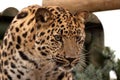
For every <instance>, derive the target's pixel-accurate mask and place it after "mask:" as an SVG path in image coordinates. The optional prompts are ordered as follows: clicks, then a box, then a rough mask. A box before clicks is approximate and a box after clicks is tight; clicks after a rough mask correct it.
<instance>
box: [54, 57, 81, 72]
mask: <svg viewBox="0 0 120 80" xmlns="http://www.w3.org/2000/svg"><path fill="white" fill-rule="evenodd" d="M53 60H54V62H55V64H56V65H57V66H58V69H59V70H61V71H64V72H70V71H72V70H73V68H74V66H75V65H76V64H77V63H78V61H79V60H78V59H76V58H74V59H72V58H69V59H68V58H66V59H65V58H61V57H54V58H53Z"/></svg>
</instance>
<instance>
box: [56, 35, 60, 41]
mask: <svg viewBox="0 0 120 80" xmlns="http://www.w3.org/2000/svg"><path fill="white" fill-rule="evenodd" d="M54 38H55V40H57V41H62V37H61V36H60V35H54Z"/></svg>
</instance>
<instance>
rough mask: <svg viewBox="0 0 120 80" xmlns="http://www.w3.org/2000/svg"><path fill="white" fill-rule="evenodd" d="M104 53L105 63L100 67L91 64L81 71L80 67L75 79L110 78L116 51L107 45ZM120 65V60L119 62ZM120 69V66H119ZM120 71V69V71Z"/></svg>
mask: <svg viewBox="0 0 120 80" xmlns="http://www.w3.org/2000/svg"><path fill="white" fill-rule="evenodd" d="M103 55H104V56H105V57H106V60H105V61H104V64H103V65H101V66H102V67H101V66H100V67H97V68H96V67H95V66H94V65H93V64H90V65H89V66H88V67H87V68H86V69H85V70H84V72H80V71H79V68H76V69H75V75H76V76H75V80H110V79H109V72H110V70H112V69H113V68H114V67H115V62H114V58H115V55H114V51H113V50H111V49H110V48H109V47H105V49H104V51H103ZM119 66H120V62H119ZM119 69H120V68H119ZM119 72H120V71H119Z"/></svg>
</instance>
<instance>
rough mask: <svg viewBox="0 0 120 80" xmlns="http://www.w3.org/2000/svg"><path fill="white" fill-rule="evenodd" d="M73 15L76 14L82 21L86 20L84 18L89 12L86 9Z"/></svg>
mask: <svg viewBox="0 0 120 80" xmlns="http://www.w3.org/2000/svg"><path fill="white" fill-rule="evenodd" d="M75 16H77V18H78V19H80V20H81V19H82V21H83V22H85V21H86V19H87V18H88V16H89V12H88V11H78V12H77V13H76V14H75Z"/></svg>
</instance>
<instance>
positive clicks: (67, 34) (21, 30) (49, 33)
mask: <svg viewBox="0 0 120 80" xmlns="http://www.w3.org/2000/svg"><path fill="white" fill-rule="evenodd" d="M85 16H86V12H85V11H79V12H76V14H72V13H70V12H69V10H67V9H65V8H63V7H61V6H40V5H37V4H35V5H30V6H27V7H25V8H23V9H22V10H21V11H19V13H18V14H17V15H16V16H15V17H14V19H13V20H12V22H11V23H10V26H9V27H8V29H7V31H6V32H5V35H4V38H3V40H2V43H1V45H0V80H74V75H73V69H74V68H75V67H76V66H77V64H80V67H81V69H82V68H84V67H85V65H86V64H85V54H84V51H83V50H84V42H85V31H84V28H85V25H84V22H85Z"/></svg>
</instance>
